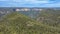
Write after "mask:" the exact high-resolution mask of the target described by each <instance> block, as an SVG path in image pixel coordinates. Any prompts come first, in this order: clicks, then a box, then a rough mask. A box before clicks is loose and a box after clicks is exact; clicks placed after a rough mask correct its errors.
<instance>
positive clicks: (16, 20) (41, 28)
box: [0, 12, 60, 34]
mask: <svg viewBox="0 0 60 34" xmlns="http://www.w3.org/2000/svg"><path fill="white" fill-rule="evenodd" d="M0 34H60V28H58V27H57V28H56V27H52V26H48V25H45V24H42V23H40V22H37V21H35V20H33V19H30V18H29V17H27V16H25V15H22V14H20V13H17V12H15V13H11V14H9V15H6V16H5V17H4V18H3V20H1V21H0Z"/></svg>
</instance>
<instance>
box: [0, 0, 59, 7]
mask: <svg viewBox="0 0 60 34" xmlns="http://www.w3.org/2000/svg"><path fill="white" fill-rule="evenodd" d="M0 7H60V0H0Z"/></svg>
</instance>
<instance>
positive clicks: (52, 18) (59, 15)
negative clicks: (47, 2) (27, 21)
mask: <svg viewBox="0 0 60 34" xmlns="http://www.w3.org/2000/svg"><path fill="white" fill-rule="evenodd" d="M37 20H38V21H41V22H43V23H44V24H47V25H50V26H54V27H60V10H53V9H46V10H42V11H41V12H40V14H39V16H38V17H37Z"/></svg>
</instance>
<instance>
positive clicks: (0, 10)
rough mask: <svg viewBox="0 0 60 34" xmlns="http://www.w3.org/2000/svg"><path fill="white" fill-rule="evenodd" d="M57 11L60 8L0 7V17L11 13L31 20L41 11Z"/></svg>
mask: <svg viewBox="0 0 60 34" xmlns="http://www.w3.org/2000/svg"><path fill="white" fill-rule="evenodd" d="M48 9H50V10H59V9H60V8H38V7H33V8H27V7H0V17H2V16H4V15H6V14H9V13H11V12H16V11H17V12H20V13H22V14H25V15H27V16H29V17H31V18H36V17H37V16H38V14H39V13H40V12H41V11H42V10H48Z"/></svg>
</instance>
